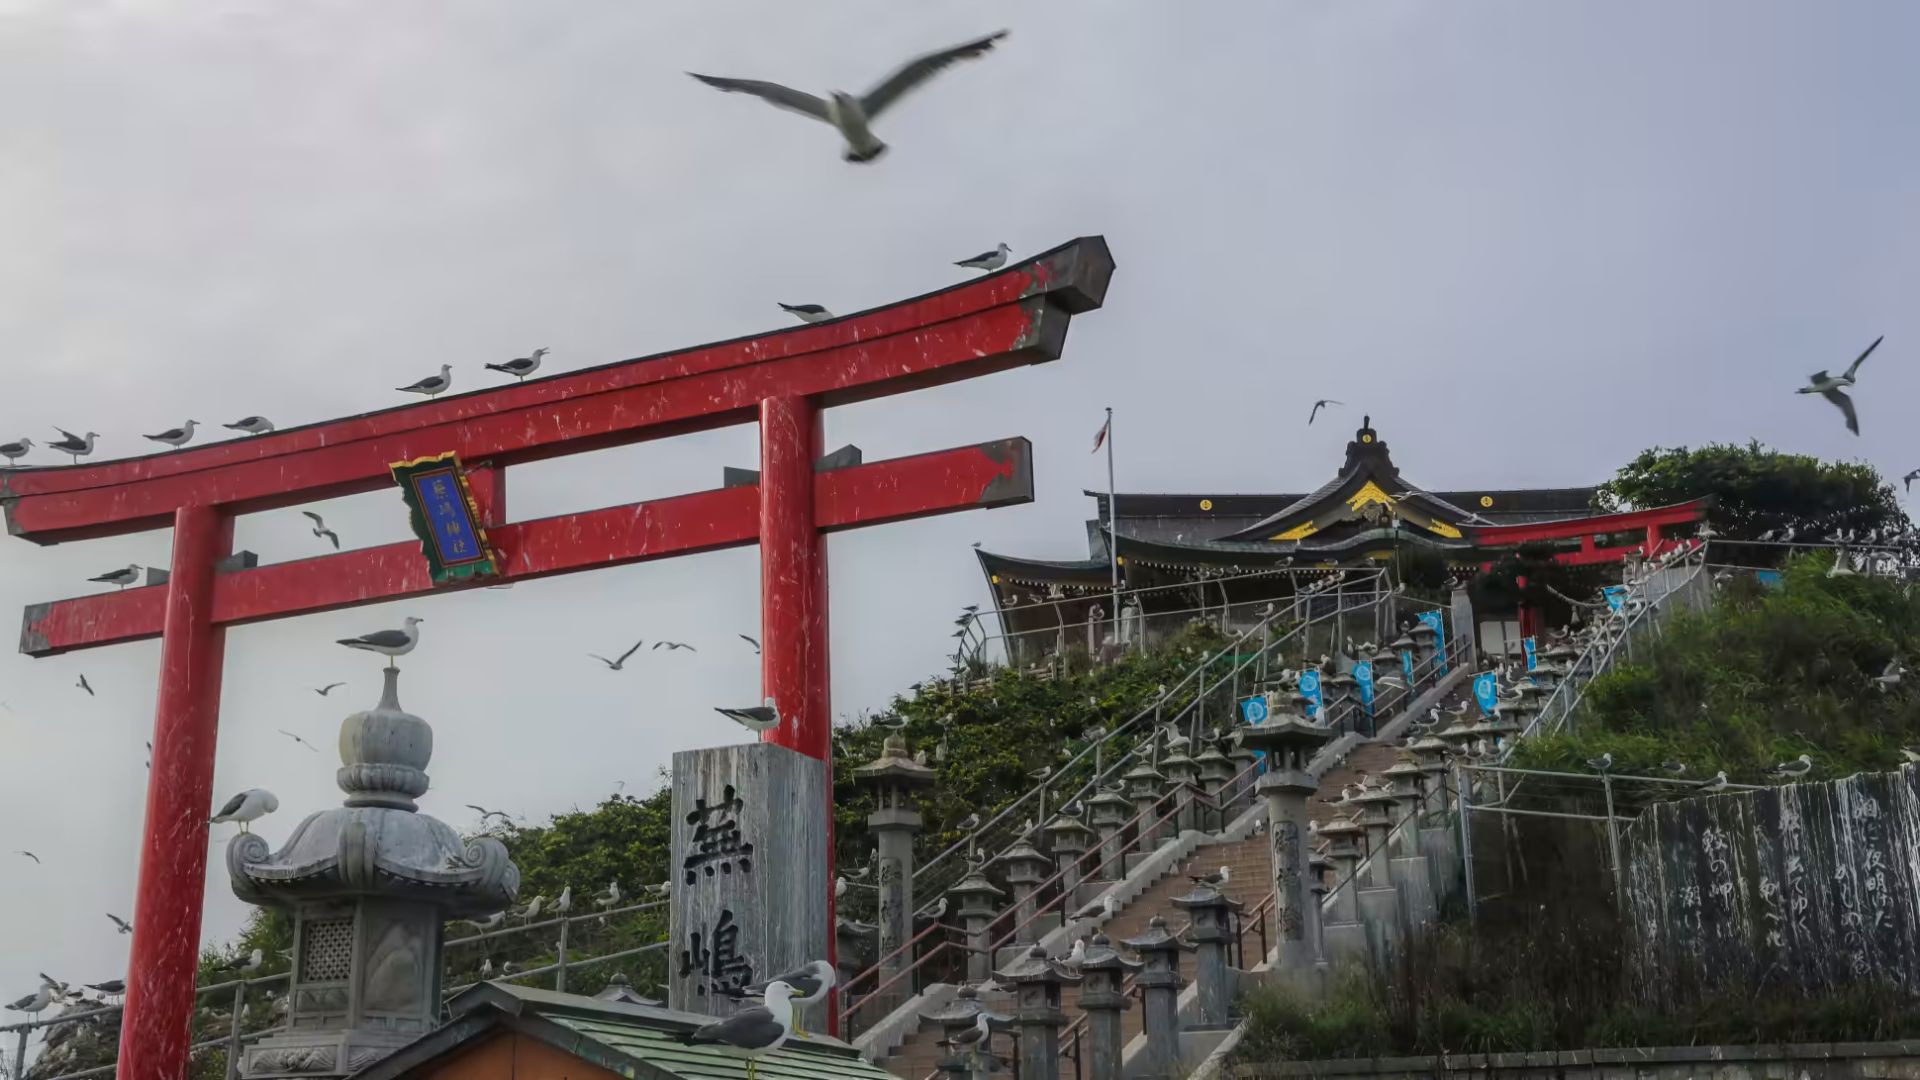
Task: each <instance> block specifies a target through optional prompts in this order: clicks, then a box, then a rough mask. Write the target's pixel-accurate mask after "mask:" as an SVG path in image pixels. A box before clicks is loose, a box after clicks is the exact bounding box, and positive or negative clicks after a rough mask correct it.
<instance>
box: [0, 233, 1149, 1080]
mask: <svg viewBox="0 0 1920 1080" xmlns="http://www.w3.org/2000/svg"><path fill="white" fill-rule="evenodd" d="M1112 272H1113V260H1112V256H1111V255H1110V253H1109V252H1108V250H1107V245H1106V242H1105V241H1104V240H1103V239H1102V238H1100V237H1084V238H1081V239H1079V240H1075V241H1073V242H1071V243H1068V244H1065V245H1062V246H1061V247H1058V248H1055V249H1053V250H1051V251H1048V252H1046V253H1044V254H1042V255H1039V256H1037V257H1035V258H1033V259H1030V260H1028V261H1026V262H1023V263H1019V264H1016V265H1012V266H1008V267H1007V268H1005V269H1003V270H1001V271H999V272H997V273H993V274H989V275H986V276H984V277H980V278H977V279H974V280H971V281H968V282H966V283H964V284H961V285H957V286H954V287H952V288H949V289H944V290H942V291H939V292H935V293H929V294H926V295H924V296H920V297H916V298H913V299H910V300H905V301H901V302H899V303H895V304H892V305H889V306H887V307H883V308H877V309H874V310H871V311H868V312H865V313H862V314H859V315H853V316H849V317H846V318H842V319H837V320H834V321H832V322H828V323H821V324H815V325H806V326H796V327H793V328H791V329H786V330H781V331H777V332H774V333H769V334H763V335H759V336H755V337H748V338H740V339H736V340H733V341H727V342H720V343H717V344H712V345H703V346H699V347H697V348H693V349H688V350H684V351H680V352H674V353H667V354H663V355H659V356H652V357H644V358H640V359H636V360H627V361H621V362H618V363H613V364H607V365H603V366H600V367H595V368H587V369H584V370H580V371H573V372H567V373H564V374H558V375H554V376H550V377H548V378H543V379H531V380H528V381H526V382H524V383H518V384H511V385H506V386H500V387H496V388H493V389H489V390H484V391H475V392H473V393H468V394H461V395H457V396H452V397H445V398H439V399H435V400H430V401H426V402H422V403H419V404H413V405H408V406H405V407H402V408H395V409H388V410H383V411H380V412H375V413H367V414H364V415H361V416H355V417H349V418H345V419H340V420H331V421H326V422H323V423H318V424H311V425H308V426H305V427H298V428H289V429H285V430H282V431H279V432H275V433H273V434H269V435H264V436H260V437H257V438H250V439H244V440H233V441H228V442H221V443H214V444H211V445H206V446H199V447H193V448H190V449H182V450H176V451H172V452H170V453H163V454H156V455H152V456H148V457H141V458H133V459H127V460H121V461H107V462H100V463H97V464H86V465H74V466H66V467H56V468H30V469H15V470H4V471H0V505H4V508H5V511H6V519H7V527H8V531H9V532H10V533H11V534H12V535H14V536H18V537H22V538H24V539H27V540H30V541H33V542H35V543H39V544H54V543H61V542H65V541H72V540H86V539H92V538H95V537H104V536H117V535H122V534H126V533H133V532H141V531H147V530H154V529H162V528H168V527H171V528H172V530H173V555H172V560H171V564H170V567H169V571H168V576H167V580H166V581H165V582H164V583H162V584H153V585H148V586H146V587H143V588H130V589H126V590H124V591H121V592H114V593H104V594H99V595H93V596H84V597H76V598H73V599H67V600H56V601H51V602H47V603H42V604H35V605H33V606H32V607H30V608H28V609H27V611H26V614H25V618H24V621H23V626H22V631H21V646H20V647H21V651H22V652H24V653H26V654H28V655H30V656H52V655H57V654H59V653H65V652H72V651H76V650H81V649H90V648H98V647H101V646H105V645H113V644H118V643H121V642H128V641H138V640H144V639H148V638H155V637H158V638H160V639H161V640H162V646H161V667H160V685H159V692H158V696H157V697H158V700H157V703H156V706H155V715H154V731H153V764H152V771H151V773H150V779H149V781H148V789H147V805H146V826H145V832H144V837H143V842H142V847H141V859H140V874H139V885H138V891H137V895H136V898H135V907H134V933H133V948H132V957H131V959H130V961H129V964H128V972H127V994H126V1005H125V1015H124V1017H123V1019H122V1028H121V1041H120V1062H121V1064H120V1066H119V1072H118V1074H117V1075H119V1076H120V1077H121V1078H122V1080H174V1078H177V1077H179V1076H181V1075H184V1072H185V1069H186V1066H187V1057H188V1020H189V1016H190V1013H191V1010H192V1005H193V984H194V973H195V964H196V961H197V958H198V946H199V943H198V941H197V935H196V934H193V933H188V932H183V931H182V929H181V928H183V927H196V926H198V925H199V920H200V910H201V903H202V900H203V899H204V883H205V871H206V855H207V846H206V824H205V823H206V819H207V816H208V813H209V812H210V809H211V805H212V784H213V766H214V746H215V739H216V735H217V729H218V717H219V702H220V683H221V666H222V662H223V659H224V645H225V634H226V628H227V627H229V626H235V625H242V624H245V623H251V622H260V621H265V620H269V619H281V618H287V617H290V616H295V615H301V614H306V613H309V612H317V611H331V610H335V609H339V608H347V607H354V606H358V605H364V604H373V603H381V602H385V601H390V600H397V599H401V598H404V597H411V596H421V595H425V594H428V593H432V592H439V591H448V590H455V589H463V588H474V587H479V586H483V585H490V584H500V583H503V582H513V581H520V580H526V579H532V578H538V577H545V576H549V575H554V574H566V573H576V572H579V571H584V570H594V569H600V568H603V567H611V566H620V565H625V564H627V563H634V562H640V561H644V560H649V559H660V558H669V557H672V556H675V555H683V554H689V553H693V552H699V551H710V550H714V549H717V548H725V547H736V546H741V545H745V544H754V543H757V544H758V545H759V547H760V595H761V614H760V626H761V644H762V654H761V681H762V688H763V691H764V694H765V696H767V697H771V698H773V699H774V700H775V701H776V702H777V703H778V706H779V709H780V713H781V722H780V725H779V727H778V728H777V729H776V730H774V731H771V732H769V733H768V734H767V735H766V736H765V741H767V742H770V743H773V744H776V745H778V746H780V747H784V748H786V749H788V750H792V751H795V752H797V753H798V754H801V755H804V756H805V757H807V758H811V759H814V760H816V761H819V762H822V763H824V765H825V767H826V768H827V769H829V770H830V769H831V761H830V760H829V759H830V749H831V735H832V730H831V728H832V720H831V717H832V711H831V709H830V708H829V690H828V683H827V675H828V671H829V664H828V655H827V641H828V638H827V621H826V620H827V565H826V558H825V550H824V540H823V536H824V534H825V533H827V532H831V531H836V530H840V529H850V528H858V527H862V526H869V525H879V524H885V523H887V522H893V521H903V520H908V519H911V518H917V517H925V516H928V515H932V514H940V513H947V512H951V511H956V510H966V509H974V508H980V507H993V506H1006V505H1012V504H1017V503H1024V502H1029V501H1031V500H1032V498H1033V474H1032V461H1031V454H1030V447H1029V444H1028V443H1027V441H1026V440H1025V439H1022V438H1010V439H1002V440H999V441H995V442H988V443H982V444H979V445H976V446H968V447H961V448H958V449H953V450H944V451H937V452H933V453H927V454H920V455H917V456H913V457H906V458H898V459H894V460H890V461H881V462H875V463H870V464H857V465H845V466H844V467H839V468H834V467H832V465H833V463H832V462H822V461H821V457H822V445H821V412H822V410H824V409H826V408H830V407H832V406H835V405H840V404H845V403H849V402H855V401H864V400H868V399H871V398H876V397H884V396H888V395H892V394H898V393H903V392H906V391H909V390H915V389H919V388H922V387H928V386H936V385H940V384H943V383H947V382H953V381H957V380H960V379H967V378H973V377H975V376H979V375H988V374H992V373H994V372H997V371H1003V370H1006V369H1008V368H1012V367H1017V366H1021V365H1025V364H1034V363H1041V362H1044V361H1047V360H1053V359H1057V358H1058V357H1059V356H1060V355H1061V350H1062V346H1063V344H1064V342H1065V338H1066V332H1067V324H1068V322H1069V321H1070V320H1071V318H1072V316H1073V315H1075V314H1078V313H1080V312H1084V311H1090V310H1092V309H1094V308H1097V307H1099V306H1100V305H1101V303H1102V301H1103V300H1104V298H1105V295H1106V289H1107V282H1108V279H1109V278H1110V277H1111V275H1112ZM749 422H757V423H758V424H759V425H760V471H759V475H758V476H757V477H753V478H751V482H741V483H735V484H732V485H730V486H726V487H722V488H719V489H715V490H711V491H700V492H695V493H692V494H688V495H681V496H677V497H673V498H667V499H659V500H653V501H648V502H639V503H632V504H628V505H625V506H616V507H609V508H605V509H600V510H589V511H583V512H581V513H575V514H563V515H560V516H558V517H550V518H542V519H537V520H528V521H512V520H511V519H510V518H509V517H508V512H507V483H506V475H507V471H508V470H509V469H510V468H511V467H512V466H514V465H516V464H520V463H523V462H528V461H536V460H541V459H544V458H551V457H558V456H564V455H570V454H577V453H582V452H586V451H591V450H598V449H602V448H605V447H608V446H617V445H623V444H627V443H634V442H641V441H645V440H649V439H658V438H665V437H669V436H673V435H680V434H686V433H689V432H694V431H703V430H708V429H711V428H716V427H721V426H725V425H730V424H742V423H749ZM449 454H451V455H454V457H453V458H451V459H450V460H454V461H458V462H459V463H460V464H461V466H462V469H463V474H464V479H465V483H466V485H467V486H468V487H469V489H470V491H471V509H472V512H473V517H474V523H475V524H477V525H479V526H480V527H482V528H484V529H485V530H486V533H487V546H488V547H489V548H490V549H491V551H492V554H493V556H494V557H493V562H494V564H495V566H494V568H493V569H494V571H495V573H494V574H492V575H491V576H477V575H476V576H460V575H459V574H449V573H446V572H444V571H445V567H444V566H442V565H441V562H440V561H435V562H433V563H432V564H430V562H429V559H428V558H427V557H426V555H425V554H424V553H423V548H422V544H421V543H419V542H416V541H408V542H404V543H397V544H388V545H384V546H379V547H371V548H363V549H360V550H355V551H343V552H339V553H338V554H332V555H326V556H323V557H319V558H312V559H304V560H299V561H296V562H288V563H276V564H272V565H265V566H258V565H254V560H253V559H252V558H251V557H250V556H248V555H247V554H246V553H238V554H236V553H235V552H234V551H233V550H232V541H233V519H234V516H235V515H238V514H246V513H256V512H260V511H264V510H273V509H279V508H284V507H290V506H298V505H301V504H303V503H310V502H315V501H319V500H322V499H330V498H336V497H339V496H343V495H350V494H356V493H360V492H367V491H375V490H379V489H380V488H383V487H385V486H388V485H390V484H392V483H393V482H394V481H393V468H394V466H396V465H402V464H407V463H418V462H420V461H421V459H425V458H434V457H439V456H441V455H449ZM823 465H824V466H825V467H824V468H822V466H823ZM742 479H743V480H744V479H746V478H742ZM436 579H439V580H438V581H436ZM828 790H829V791H830V790H831V786H830V785H829V786H828ZM825 809H826V808H822V810H823V812H824V810H825ZM827 820H831V816H830V815H828V817H827ZM825 857H826V860H827V862H828V863H829V865H825V866H822V867H820V870H821V871H822V873H823V876H820V877H817V878H812V877H811V876H810V879H811V880H816V881H819V882H822V883H827V884H823V886H822V887H823V888H825V889H826V890H827V893H828V895H827V897H826V903H827V904H828V905H829V907H828V910H829V911H831V903H832V897H831V885H830V883H831V882H832V881H833V878H834V873H833V869H832V867H831V865H830V861H831V859H832V846H831V844H828V845H827V847H826V856H825Z"/></svg>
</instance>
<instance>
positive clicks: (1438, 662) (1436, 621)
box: [1420, 611, 1447, 675]
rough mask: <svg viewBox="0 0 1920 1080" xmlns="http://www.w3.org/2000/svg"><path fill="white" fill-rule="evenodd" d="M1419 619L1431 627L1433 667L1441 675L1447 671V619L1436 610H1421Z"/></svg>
mask: <svg viewBox="0 0 1920 1080" xmlns="http://www.w3.org/2000/svg"><path fill="white" fill-rule="evenodd" d="M1420 621H1421V622H1423V623H1426V624H1427V625H1428V626H1431V627H1433V647H1434V653H1433V668H1434V670H1435V671H1436V672H1438V673H1439V674H1441V675H1445V674H1446V673H1447V621H1446V620H1445V619H1443V618H1441V616H1440V613H1439V612H1438V611H1423V612H1421V613H1420Z"/></svg>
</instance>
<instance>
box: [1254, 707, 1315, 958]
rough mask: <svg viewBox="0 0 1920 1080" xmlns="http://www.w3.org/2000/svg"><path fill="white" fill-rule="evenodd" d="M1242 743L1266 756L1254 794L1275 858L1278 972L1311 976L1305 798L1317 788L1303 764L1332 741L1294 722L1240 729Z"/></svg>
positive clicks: (1287, 720) (1275, 720) (1281, 720)
mask: <svg viewBox="0 0 1920 1080" xmlns="http://www.w3.org/2000/svg"><path fill="white" fill-rule="evenodd" d="M1240 737H1241V740H1242V741H1244V742H1245V743H1246V744H1247V746H1248V747H1250V748H1251V749H1253V750H1257V751H1263V752H1265V753H1266V755H1267V772H1266V775H1264V776H1262V777H1261V778H1260V782H1259V785H1258V790H1259V792H1260V795H1261V797H1262V798H1264V799H1265V800H1266V801H1267V838H1268V843H1269V844H1270V845H1271V848H1272V852H1273V879H1272V882H1271V887H1272V889H1273V894H1274V901H1273V918H1274V924H1275V927H1276V933H1275V937H1276V938H1277V939H1278V942H1279V949H1280V957H1279V967H1280V969H1281V970H1284V971H1287V972H1289V973H1291V974H1293V975H1298V974H1299V973H1301V972H1305V971H1308V970H1310V969H1311V968H1312V967H1313V964H1314V961H1315V960H1316V959H1317V957H1316V955H1315V951H1314V948H1313V940H1312V938H1311V937H1310V936H1309V935H1308V921H1307V920H1308V915H1307V910H1306V909H1307V905H1308V904H1310V903H1312V895H1311V894H1310V893H1309V892H1308V891H1307V885H1308V881H1307V877H1308V869H1307V835H1308V832H1309V831H1310V830H1309V826H1308V821H1309V818H1308V813H1307V798H1308V796H1310V795H1312V794H1313V793H1314V792H1315V791H1318V790H1319V787H1320V785H1319V782H1318V781H1316V780H1314V778H1313V777H1312V776H1311V775H1309V774H1308V772H1307V763H1308V762H1310V761H1312V760H1313V756H1314V754H1315V753H1317V752H1318V751H1319V749H1320V748H1321V747H1322V746H1325V745H1326V744H1327V742H1328V741H1330V740H1331V739H1332V738H1333V733H1332V732H1330V731H1328V730H1327V729H1326V728H1324V727H1322V726H1320V725H1318V724H1310V723H1307V722H1306V721H1304V720H1301V719H1300V718H1298V717H1292V716H1285V717H1276V718H1272V719H1269V720H1268V721H1267V722H1266V723H1264V724H1259V725H1255V726H1250V727H1243V728H1241V729H1240Z"/></svg>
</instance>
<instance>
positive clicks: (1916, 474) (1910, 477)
mask: <svg viewBox="0 0 1920 1080" xmlns="http://www.w3.org/2000/svg"><path fill="white" fill-rule="evenodd" d="M20 441H21V442H25V441H26V440H25V439H22V440H20ZM1915 480H1920V469H1915V470H1913V471H1912V472H1910V473H1908V474H1907V475H1905V476H1903V477H1901V478H1900V482H1901V483H1903V484H1905V485H1906V486H1907V494H1909V495H1911V494H1913V482H1914V481H1915Z"/></svg>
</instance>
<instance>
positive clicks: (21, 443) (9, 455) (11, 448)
mask: <svg viewBox="0 0 1920 1080" xmlns="http://www.w3.org/2000/svg"><path fill="white" fill-rule="evenodd" d="M31 449H33V440H32V439H18V440H16V441H14V442H9V443H0V457H3V458H6V459H7V460H8V461H19V460H20V459H21V458H23V457H26V456H27V451H29V450H31Z"/></svg>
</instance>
